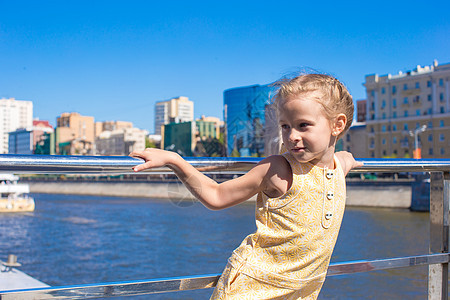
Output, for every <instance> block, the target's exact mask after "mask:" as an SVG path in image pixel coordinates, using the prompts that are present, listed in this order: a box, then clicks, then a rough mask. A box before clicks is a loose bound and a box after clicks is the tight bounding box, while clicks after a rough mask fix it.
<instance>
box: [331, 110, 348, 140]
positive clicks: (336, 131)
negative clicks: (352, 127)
mask: <svg viewBox="0 0 450 300" xmlns="http://www.w3.org/2000/svg"><path fill="white" fill-rule="evenodd" d="M346 124H347V116H346V115H344V114H339V115H338V116H337V117H336V118H335V119H334V124H333V128H332V131H331V134H332V135H333V136H338V135H340V134H341V133H342V132H343V131H344V129H345V125H346Z"/></svg>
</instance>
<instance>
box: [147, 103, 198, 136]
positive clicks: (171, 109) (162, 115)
mask: <svg viewBox="0 0 450 300" xmlns="http://www.w3.org/2000/svg"><path fill="white" fill-rule="evenodd" d="M193 120H194V102H192V101H190V100H189V98H188V97H178V98H172V99H170V100H166V101H159V102H156V104H155V134H158V135H161V126H162V125H165V124H169V123H181V122H190V121H193Z"/></svg>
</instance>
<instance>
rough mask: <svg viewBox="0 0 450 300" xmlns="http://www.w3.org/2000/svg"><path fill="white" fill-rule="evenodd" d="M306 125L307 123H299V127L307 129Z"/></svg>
mask: <svg viewBox="0 0 450 300" xmlns="http://www.w3.org/2000/svg"><path fill="white" fill-rule="evenodd" d="M308 125H309V124H308V123H300V127H307V126H308Z"/></svg>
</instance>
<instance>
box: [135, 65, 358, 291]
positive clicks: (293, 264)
mask: <svg viewBox="0 0 450 300" xmlns="http://www.w3.org/2000/svg"><path fill="white" fill-rule="evenodd" d="M278 87H279V89H278V91H277V93H276V95H275V96H274V107H275V109H276V111H277V115H278V119H279V125H280V130H281V136H282V141H283V145H282V154H281V155H274V156H270V157H267V158H265V159H263V160H262V161H261V162H260V163H258V164H257V165H256V166H255V167H254V168H252V169H251V170H250V171H249V172H248V173H246V174H245V175H243V176H241V177H238V178H236V179H233V180H229V181H226V182H223V183H221V184H218V183H217V182H215V181H214V180H212V179H210V178H209V177H207V176H205V175H204V174H202V173H200V172H199V171H197V170H196V169H195V168H194V167H193V166H191V165H190V164H189V163H187V162H186V161H185V160H183V158H181V157H180V156H179V155H178V154H176V153H174V152H167V151H163V150H159V149H145V151H141V152H140V151H136V152H133V153H131V154H130V155H131V156H132V157H136V158H142V159H144V160H145V163H143V164H141V165H138V166H136V167H134V171H136V172H137V171H142V170H144V169H148V168H155V167H162V166H167V167H169V168H170V169H172V170H173V171H174V172H175V174H176V175H177V176H178V177H179V178H180V180H181V181H182V182H183V183H184V184H185V185H186V186H187V188H188V189H189V190H190V191H191V192H192V193H193V194H194V195H195V196H196V197H197V198H198V199H199V200H200V201H201V202H202V203H203V204H204V205H205V206H206V207H208V208H210V209H213V210H218V209H223V208H227V207H230V206H233V205H236V204H238V203H241V202H243V201H245V200H247V199H249V198H250V197H252V196H253V195H255V194H258V197H257V203H256V225H257V230H256V232H255V233H253V234H250V235H249V236H247V237H246V238H245V239H244V241H243V242H242V243H241V245H240V246H239V247H238V248H237V249H236V250H234V251H233V254H232V255H231V257H230V258H229V260H228V264H227V266H226V267H225V270H224V272H223V273H222V276H221V277H220V279H219V282H218V283H217V286H216V289H215V290H214V292H213V295H212V297H211V299H316V298H317V296H318V294H319V291H320V289H321V287H322V284H323V282H324V280H325V277H326V272H327V268H328V264H329V262H330V258H331V253H332V251H333V248H334V245H335V243H336V239H337V236H338V232H339V228H340V226H341V220H342V216H343V213H344V207H345V197H346V196H345V178H344V177H345V175H346V174H347V173H348V172H349V171H350V170H351V169H352V168H354V167H358V166H360V165H361V164H360V163H358V162H356V161H355V160H354V159H353V156H352V155H351V154H350V153H348V152H339V153H337V154H335V145H336V141H337V140H338V139H339V138H340V137H341V136H342V135H343V134H344V133H345V132H346V130H347V129H348V128H349V126H350V124H351V123H352V119H353V109H354V108H353V101H352V97H351V95H350V94H349V92H348V91H347V89H346V88H345V87H344V86H343V85H342V84H341V83H340V82H339V81H338V80H337V79H335V78H333V77H330V76H328V75H321V74H308V75H300V76H298V77H296V78H294V79H291V80H285V81H281V82H279V83H278Z"/></svg>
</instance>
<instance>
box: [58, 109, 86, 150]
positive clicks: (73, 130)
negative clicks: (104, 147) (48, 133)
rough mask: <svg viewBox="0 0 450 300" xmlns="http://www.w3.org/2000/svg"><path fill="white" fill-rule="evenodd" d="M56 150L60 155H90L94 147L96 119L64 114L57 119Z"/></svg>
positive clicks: (76, 114) (77, 114)
mask: <svg viewBox="0 0 450 300" xmlns="http://www.w3.org/2000/svg"><path fill="white" fill-rule="evenodd" d="M56 122H57V127H56V132H55V134H56V148H57V152H58V153H59V154H70V155H88V154H92V150H93V146H94V117H89V116H82V115H80V114H79V113H75V112H72V113H62V114H61V116H60V117H58V118H57V119H56Z"/></svg>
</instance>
